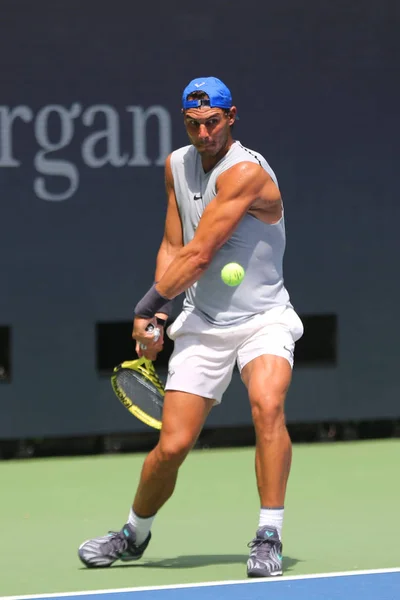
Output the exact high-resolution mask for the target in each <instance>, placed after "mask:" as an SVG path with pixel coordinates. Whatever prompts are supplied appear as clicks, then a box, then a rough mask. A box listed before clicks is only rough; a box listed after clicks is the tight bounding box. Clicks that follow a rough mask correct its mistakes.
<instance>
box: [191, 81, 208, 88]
mask: <svg viewBox="0 0 400 600" xmlns="http://www.w3.org/2000/svg"><path fill="white" fill-rule="evenodd" d="M204 84H205V81H202V82H201V83H195V84H194V85H195V86H196V87H201V86H202V85H204Z"/></svg>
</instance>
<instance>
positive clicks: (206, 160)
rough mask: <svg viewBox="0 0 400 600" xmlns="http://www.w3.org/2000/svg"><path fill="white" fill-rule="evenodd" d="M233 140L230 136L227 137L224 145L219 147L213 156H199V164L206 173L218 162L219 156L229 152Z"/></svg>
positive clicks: (221, 156)
mask: <svg viewBox="0 0 400 600" xmlns="http://www.w3.org/2000/svg"><path fill="white" fill-rule="evenodd" d="M234 141H235V140H233V139H232V138H231V137H230V138H229V139H228V141H227V142H226V144H225V146H224V147H223V148H221V150H220V151H219V152H218V153H217V154H216V155H215V156H202V157H201V164H202V166H203V171H204V173H208V172H209V171H211V170H212V169H213V168H214V167H215V165H216V164H217V163H219V161H220V160H221V158H223V157H224V156H225V154H227V153H228V152H229V150H230V148H231V146H232V144H233V143H234Z"/></svg>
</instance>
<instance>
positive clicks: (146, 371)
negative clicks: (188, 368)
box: [138, 363, 164, 395]
mask: <svg viewBox="0 0 400 600" xmlns="http://www.w3.org/2000/svg"><path fill="white" fill-rule="evenodd" d="M138 371H139V372H140V373H141V374H142V375H143V376H144V377H145V378H146V379H149V380H150V381H151V382H152V384H153V385H155V386H156V388H157V389H158V391H159V392H160V394H162V395H164V384H163V382H162V381H161V379H160V378H159V376H158V375H157V372H156V371H155V369H154V367H153V364H152V363H150V365H148V366H147V367H138Z"/></svg>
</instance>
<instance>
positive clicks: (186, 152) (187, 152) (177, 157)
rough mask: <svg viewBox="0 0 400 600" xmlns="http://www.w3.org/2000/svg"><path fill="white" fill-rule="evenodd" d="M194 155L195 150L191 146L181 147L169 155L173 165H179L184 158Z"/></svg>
mask: <svg viewBox="0 0 400 600" xmlns="http://www.w3.org/2000/svg"><path fill="white" fill-rule="evenodd" d="M195 153H196V149H195V147H194V146H192V144H189V145H188V146H182V147H181V148H177V149H176V150H174V151H173V152H172V153H171V161H172V162H173V163H179V162H182V161H183V160H184V158H185V157H190V156H191V155H192V154H193V155H194V154H195Z"/></svg>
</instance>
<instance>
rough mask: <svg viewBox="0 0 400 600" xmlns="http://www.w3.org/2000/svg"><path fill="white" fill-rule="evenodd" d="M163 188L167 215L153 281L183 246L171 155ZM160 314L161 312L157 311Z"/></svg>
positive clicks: (160, 275) (162, 272) (159, 277)
mask: <svg viewBox="0 0 400 600" xmlns="http://www.w3.org/2000/svg"><path fill="white" fill-rule="evenodd" d="M165 190H166V193H167V215H166V218H165V227H164V236H163V239H162V242H161V245H160V248H159V250H158V254H157V261H156V272H155V281H159V279H161V277H162V276H163V275H164V273H165V271H166V270H167V269H168V267H169V265H170V263H171V262H172V261H173V260H174V258H175V257H176V255H177V254H178V252H179V250H180V249H181V248H182V246H183V233H182V223H181V218H180V215H179V210H178V205H177V202H176V196H175V188H174V178H173V176H172V169H171V155H169V156H168V157H167V160H166V161H165ZM157 316H160V317H162V318H166V315H164V316H162V313H157Z"/></svg>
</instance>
